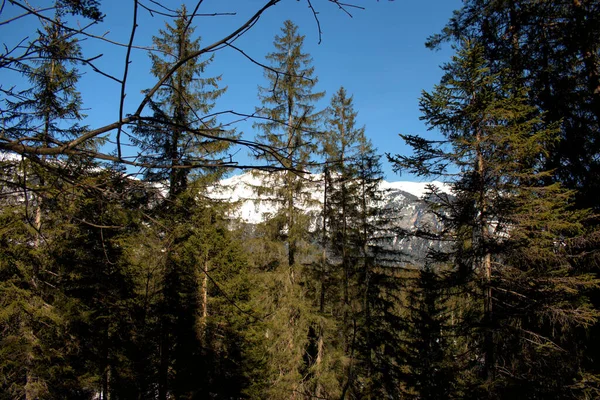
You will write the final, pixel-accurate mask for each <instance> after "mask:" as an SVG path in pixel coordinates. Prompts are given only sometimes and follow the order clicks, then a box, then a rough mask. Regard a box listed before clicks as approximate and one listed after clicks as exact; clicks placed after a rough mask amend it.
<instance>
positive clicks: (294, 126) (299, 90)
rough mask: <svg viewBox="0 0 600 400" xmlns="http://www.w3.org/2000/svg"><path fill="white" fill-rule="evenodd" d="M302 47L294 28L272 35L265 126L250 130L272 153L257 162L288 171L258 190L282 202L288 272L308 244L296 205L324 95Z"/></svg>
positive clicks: (262, 95)
mask: <svg viewBox="0 0 600 400" xmlns="http://www.w3.org/2000/svg"><path fill="white" fill-rule="evenodd" d="M303 44H304V36H302V35H300V34H299V33H298V27H297V26H296V25H294V23H293V22H291V21H289V20H288V21H285V22H284V26H283V28H282V29H281V35H277V36H275V41H274V42H273V45H274V46H275V51H274V52H272V53H269V54H267V56H266V58H267V60H268V61H269V63H270V67H272V68H273V70H274V71H273V70H267V71H266V72H265V77H266V78H267V81H268V83H269V85H268V86H265V87H259V99H260V101H261V102H262V107H260V108H258V110H257V112H258V115H259V116H260V117H261V118H262V119H264V120H265V122H257V123H255V125H254V127H255V128H257V129H258V130H259V131H261V132H262V133H261V134H259V135H258V137H257V141H258V142H260V143H262V144H265V145H268V146H270V148H271V149H272V150H273V151H272V152H268V153H267V152H266V153H264V154H259V155H258V158H259V159H264V160H265V161H267V162H269V163H274V164H276V166H280V167H284V168H286V171H284V172H282V173H280V174H272V175H268V176H267V179H266V181H265V185H264V186H263V187H262V188H260V191H261V192H264V193H266V194H268V195H269V196H270V197H272V198H274V199H276V201H278V202H279V203H280V206H279V208H278V212H277V216H276V217H275V218H274V220H276V221H277V223H278V224H279V225H280V226H281V227H282V228H283V229H282V232H285V233H284V236H285V238H284V240H285V241H286V243H287V246H288V265H289V266H290V267H293V266H294V265H295V264H296V253H297V248H298V244H299V242H300V241H301V240H304V239H306V234H307V221H306V218H304V217H303V216H302V212H301V210H300V205H301V203H302V202H303V201H306V200H307V198H306V195H305V193H303V191H302V188H303V186H304V179H303V177H302V176H301V174H302V173H304V172H307V171H308V169H309V167H310V165H311V161H312V159H313V152H314V151H315V150H316V138H317V136H318V123H319V119H320V114H321V113H319V112H317V111H316V110H315V103H316V102H317V101H318V100H319V99H321V98H322V97H323V96H324V95H325V93H324V92H314V91H313V89H314V87H315V85H316V84H317V82H318V79H317V78H316V77H315V76H314V67H312V66H311V61H312V60H311V57H310V55H308V54H306V53H303V48H302V46H303Z"/></svg>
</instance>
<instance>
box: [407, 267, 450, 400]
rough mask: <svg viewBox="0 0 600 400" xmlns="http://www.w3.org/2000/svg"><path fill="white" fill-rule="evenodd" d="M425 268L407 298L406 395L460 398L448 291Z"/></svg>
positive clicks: (421, 397)
mask: <svg viewBox="0 0 600 400" xmlns="http://www.w3.org/2000/svg"><path fill="white" fill-rule="evenodd" d="M443 283H444V281H443V279H442V276H441V275H438V273H436V272H435V271H434V269H433V267H432V266H431V265H429V264H426V265H425V266H423V267H421V268H420V269H419V270H418V275H417V278H416V279H415V282H414V284H413V285H412V287H410V291H409V295H408V307H407V309H408V320H407V321H406V329H405V332H404V335H403V336H404V340H403V341H405V343H403V347H404V348H405V349H406V350H405V351H406V356H405V357H406V358H404V359H403V362H404V365H405V366H406V368H408V372H405V374H404V376H403V381H405V383H406V385H407V386H408V388H409V390H408V391H407V395H408V396H410V397H415V398H418V399H442V398H443V399H449V398H460V396H459V395H460V391H459V390H458V387H457V386H458V382H457V380H458V379H457V377H456V372H457V371H458V364H457V363H456V361H455V356H456V353H455V352H456V350H455V345H454V343H453V339H454V338H455V333H456V332H455V331H454V330H453V327H452V325H451V321H450V319H451V312H450V307H449V300H450V298H449V291H448V290H447V289H445V288H444V286H443Z"/></svg>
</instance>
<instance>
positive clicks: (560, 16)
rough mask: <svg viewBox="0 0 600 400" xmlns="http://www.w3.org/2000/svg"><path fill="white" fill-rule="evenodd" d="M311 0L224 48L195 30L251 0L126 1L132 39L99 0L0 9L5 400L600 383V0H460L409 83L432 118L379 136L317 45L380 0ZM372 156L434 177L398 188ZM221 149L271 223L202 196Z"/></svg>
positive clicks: (227, 167) (359, 395)
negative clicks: (432, 66) (110, 105)
mask: <svg viewBox="0 0 600 400" xmlns="http://www.w3.org/2000/svg"><path fill="white" fill-rule="evenodd" d="M300 1H301V2H302V3H303V4H304V5H305V9H306V12H307V14H308V15H309V16H310V17H311V20H312V21H313V25H312V26H308V27H307V26H304V25H297V24H296V23H294V22H293V21H292V20H290V19H286V20H285V22H283V24H282V25H281V26H280V27H279V30H278V31H277V33H276V34H275V35H274V37H273V38H272V45H271V46H270V50H269V51H268V52H267V53H266V54H264V57H261V58H257V57H255V56H254V55H251V54H249V53H248V52H246V50H245V49H244V48H243V47H242V46H241V45H240V43H243V38H244V36H245V35H247V34H248V32H251V31H252V30H254V29H257V27H259V26H260V24H261V23H263V22H264V16H265V15H267V13H271V12H274V10H275V9H276V6H277V5H278V4H280V3H284V2H286V0H270V1H266V0H265V1H264V2H263V3H261V4H260V5H256V9H253V10H252V11H251V12H250V13H248V17H247V19H245V20H244V21H242V22H240V23H239V25H238V26H236V27H235V28H233V29H232V30H231V31H229V32H227V33H225V34H223V35H222V36H220V37H219V39H218V40H216V41H212V40H211V41H205V39H204V37H203V35H204V32H203V31H202V24H201V23H200V22H199V21H201V20H202V19H203V18H222V17H223V18H224V17H228V16H231V15H232V14H233V13H235V10H233V11H228V12H214V11H212V10H211V11H210V12H208V11H206V10H205V7H204V4H203V1H198V2H192V3H190V4H188V5H187V6H186V5H185V4H183V5H181V6H173V5H171V4H167V3H165V2H157V1H147V2H146V1H138V0H135V1H133V2H132V3H131V6H132V7H133V13H132V14H131V15H132V17H131V20H130V21H128V23H129V24H130V25H129V27H128V31H127V35H126V37H125V40H123V41H122V42H120V41H117V40H115V39H113V38H112V37H111V36H110V35H107V34H102V33H98V32H99V30H98V29H97V28H98V27H100V28H102V29H103V27H104V26H105V25H103V24H105V23H106V20H107V19H108V18H110V16H111V15H109V14H105V13H108V11H104V10H105V4H104V2H101V1H96V0H57V1H54V2H53V3H47V4H41V3H40V4H33V3H32V2H27V1H18V0H14V1H6V2H3V3H2V5H1V6H0V30H4V31H8V30H11V32H14V34H13V35H11V36H6V39H3V44H4V46H3V48H2V49H1V50H0V74H1V75H0V76H2V77H3V83H2V84H1V85H0V119H1V120H2V128H1V135H0V166H1V167H2V168H1V172H0V399H27V400H30V399H57V398H65V399H159V400H167V399H208V398H218V399H240V398H252V399H263V398H268V399H290V398H294V399H334V398H335V399H363V398H367V399H382V398H390V399H409V398H410V399H413V398H414V399H446V398H448V399H451V398H456V399H469V398H472V399H482V398H488V399H503V398H523V399H548V398H557V399H563V398H564V399H591V398H597V397H600V346H599V344H598V342H597V340H596V338H597V336H598V334H600V325H599V321H598V317H599V316H600V310H599V307H600V280H599V276H598V274H599V272H600V250H599V249H600V218H599V214H598V213H599V212H600V200H599V199H600V197H599V196H598V193H600V174H599V173H598V172H599V171H600V165H599V164H600V147H599V143H600V139H599V138H600V20H599V19H600V2H599V1H597V0H573V1H569V2H548V1H541V0H503V1H496V0H463V2H462V8H460V9H458V10H456V11H455V12H454V14H453V15H451V16H449V18H450V19H449V21H448V23H447V25H446V26H445V27H444V28H443V29H442V31H441V32H438V33H436V32H431V36H430V38H429V39H428V41H427V43H426V45H427V46H428V47H431V48H432V49H435V48H439V47H444V46H450V47H451V48H452V49H453V51H454V55H453V57H452V58H451V59H450V60H449V61H448V62H447V63H445V64H444V65H442V66H441V71H442V78H441V79H440V81H439V83H438V84H436V85H435V86H434V87H432V88H431V87H424V88H423V89H424V90H423V92H422V95H421V97H420V99H419V107H420V112H421V119H422V120H423V121H424V122H425V123H426V124H427V127H428V128H429V129H431V130H432V131H435V132H436V135H437V136H435V138H433V139H432V136H431V135H428V134H426V133H425V132H406V130H405V129H404V128H403V127H402V126H398V127H397V130H398V131H400V132H403V133H401V134H400V135H399V137H398V136H393V137H390V138H389V140H390V141H392V140H393V141H399V142H402V143H403V144H405V146H406V148H407V149H409V150H408V151H407V152H405V153H400V154H391V153H386V154H383V155H382V154H379V153H378V151H377V149H376V148H375V146H374V145H373V143H372V141H371V139H370V138H369V135H368V132H369V128H368V127H367V126H364V125H362V124H361V123H360V122H359V121H360V119H359V117H358V116H359V115H360V114H361V113H363V112H372V110H370V111H369V110H366V111H362V110H361V109H359V107H357V102H356V100H355V97H354V95H353V93H350V92H349V90H348V89H347V87H346V86H345V85H340V86H339V87H338V89H337V90H336V91H335V92H334V93H326V92H325V91H324V90H322V88H321V86H320V84H321V82H320V81H319V70H318V68H316V67H315V63H314V59H313V57H312V55H311V54H309V52H308V51H307V49H306V36H305V32H306V31H307V30H308V29H313V30H315V31H316V32H317V37H318V40H319V41H321V36H322V33H323V32H322V31H323V26H325V24H327V23H328V21H327V19H325V18H323V17H322V15H323V14H322V13H321V10H323V9H324V7H333V8H335V9H336V10H337V12H339V13H342V14H344V15H347V16H348V17H351V16H352V15H353V14H354V13H360V12H361V11H362V8H363V7H364V6H365V5H364V4H362V3H358V2H356V3H353V2H350V3H347V2H342V1H337V0H300ZM369 6H371V7H377V6H378V4H377V2H373V4H370V5H369ZM240 8H241V6H240ZM400 8H401V7H400ZM110 12H111V13H118V12H119V10H118V9H116V8H114V7H113V8H112V10H111V11H110ZM144 15H145V16H152V17H154V16H160V18H162V19H164V20H165V21H166V23H165V24H164V26H161V27H160V28H157V29H156V30H153V31H151V32H150V31H149V30H148V28H149V27H147V26H144V25H143V24H141V21H142V20H143V18H142V16H144ZM288 17H289V18H291V17H293V16H288ZM348 23H351V19H350V18H349V21H348ZM110 28H111V27H110V26H107V29H110ZM148 32H150V33H149V34H150V35H151V41H150V42H151V45H149V46H148V47H144V46H140V45H139V44H138V41H137V40H136V39H137V38H138V37H139V36H140V35H144V34H146V33H148ZM19 35H20V36H19ZM94 42H102V43H103V44H104V45H107V46H110V48H114V49H115V53H114V54H121V55H122V58H119V57H116V56H115V57H114V63H115V64H120V65H121V67H120V68H121V69H119V73H117V74H115V73H114V69H110V70H108V69H102V68H100V67H99V65H101V64H99V62H100V60H101V59H103V57H104V59H105V58H106V57H107V55H104V54H95V53H94V54H92V53H90V51H92V52H93V50H92V49H93V46H91V45H90V43H94ZM223 49H229V50H233V51H235V52H236V53H238V54H239V55H240V56H241V57H242V58H243V59H244V60H245V62H246V63H247V64H248V65H252V66H254V67H258V68H260V69H261V70H262V71H263V74H264V75H263V77H262V80H261V81H260V82H256V83H257V87H256V88H255V90H256V101H255V104H254V108H253V110H252V111H250V112H248V111H240V110H222V109H220V108H218V107H217V105H218V104H219V101H220V99H222V97H223V96H224V95H225V94H226V93H227V85H226V81H225V80H224V78H223V74H222V72H221V71H220V70H219V69H218V68H216V66H218V58H219V54H221V51H222V50H223ZM360 51H361V50H357V57H363V56H364V57H367V55H364V54H362V53H360ZM133 52H143V53H144V54H147V70H140V69H139V68H138V67H137V65H136V68H133V64H132V57H133V56H132V54H133ZM84 74H89V75H93V76H96V77H97V78H98V81H97V82H105V81H110V82H112V83H114V84H115V86H114V87H115V88H116V89H117V90H116V92H115V96H114V98H112V99H111V100H110V101H114V102H115V106H116V109H117V110H118V116H117V115H115V119H114V120H112V121H111V122H109V123H106V124H99V125H98V126H94V125H88V124H87V123H88V122H89V121H90V120H89V119H86V115H87V114H90V113H94V111H95V110H94V109H89V108H86V106H85V103H84V101H83V97H82V90H83V89H82V86H83V84H82V82H83V80H84V76H85V78H86V79H87V78H89V76H87V75H84ZM138 74H143V75H144V76H148V77H149V78H150V79H151V81H152V83H151V84H150V85H148V87H145V88H143V91H142V93H141V94H140V95H139V96H138V97H135V96H130V98H131V97H135V101H133V102H131V101H129V99H128V98H127V95H128V94H131V92H130V86H128V83H130V82H131V81H132V79H134V77H135V76H136V75H138ZM240 74H243V67H240ZM405 79H410V78H409V77H405ZM87 82H88V83H89V80H88V81H87ZM95 84H96V85H100V84H101V83H95ZM253 84H254V82H253ZM96 87H97V86H96ZM89 90H90V89H89V87H88V88H87V91H88V92H89ZM92 91H93V89H92ZM138 100H139V101H138ZM322 100H323V101H322ZM107 101H108V100H107ZM323 104H325V105H323ZM224 116H227V117H228V119H227V120H224V119H223V117H224ZM239 121H251V122H252V131H251V132H244V133H243V134H242V132H240V131H238V130H237V129H236V127H237V126H236V122H239ZM100 125H101V126H100ZM405 132H406V133H405ZM240 147H241V148H243V149H244V151H246V152H249V153H250V155H251V157H252V161H251V162H247V163H246V162H240V161H239V160H238V158H237V157H236V156H237V154H238V152H239V148H240ZM384 161H387V162H389V163H391V164H392V166H393V168H394V170H395V171H396V172H398V173H400V174H411V175H412V176H417V177H421V178H423V179H425V180H427V181H432V180H434V179H438V180H441V181H443V183H444V185H443V187H442V186H439V185H438V186H436V185H435V184H431V185H429V186H428V189H427V190H426V192H425V194H424V196H423V197H422V198H420V199H416V198H414V197H415V196H412V195H410V194H408V193H406V192H401V193H399V192H398V191H397V192H395V193H394V194H393V195H394V196H395V197H391V194H390V192H391V189H388V190H386V189H385V188H384V186H383V185H382V179H383V172H382V163H383V162H384ZM232 168H236V169H238V170H249V172H248V175H247V177H249V178H247V181H248V182H251V184H250V186H249V187H250V189H249V192H250V193H251V194H250V195H249V196H250V198H251V199H252V200H251V201H255V207H259V206H260V205H261V202H263V203H264V202H267V203H268V204H269V208H268V210H269V212H268V213H266V214H265V215H267V217H266V218H264V219H263V220H262V221H260V222H259V223H249V222H248V221H245V220H242V219H236V218H234V217H232V216H233V215H236V214H235V210H236V209H237V207H239V206H240V204H238V203H236V202H231V201H228V199H223V198H218V197H216V196H214V195H213V194H214V192H215V190H218V188H219V187H220V184H221V183H220V182H222V179H223V178H224V177H225V176H226V175H227V174H229V173H231V170H232ZM134 169H135V171H140V173H137V172H136V173H135V174H134V175H135V176H132V174H131V171H132V170H134ZM445 188H449V190H447V189H445ZM390 199H393V201H392V200H390ZM402 216H404V219H407V218H408V219H411V221H410V224H408V225H407V224H406V223H401V220H402ZM404 222H406V221H404Z"/></svg>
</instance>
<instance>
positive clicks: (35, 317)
mask: <svg viewBox="0 0 600 400" xmlns="http://www.w3.org/2000/svg"><path fill="white" fill-rule="evenodd" d="M64 12H66V9H65V8H63V7H62V5H61V4H58V5H57V9H56V13H57V15H56V17H55V21H54V22H48V23H47V24H45V26H44V29H43V30H41V31H38V35H39V36H38V37H37V38H36V40H34V41H32V42H31V44H30V48H31V51H32V54H36V55H37V57H36V58H35V61H32V62H31V63H29V64H25V63H20V64H19V65H18V70H20V71H21V72H22V73H23V74H24V76H25V77H26V78H27V79H28V80H29V82H30V83H31V88H30V89H28V90H25V91H23V92H22V93H21V95H20V96H19V98H18V101H14V102H13V101H10V100H8V101H7V103H8V111H7V112H6V113H5V114H4V115H3V118H2V122H3V125H4V126H5V131H4V133H5V135H6V136H7V137H9V138H15V137H21V136H26V137H28V138H29V139H28V140H30V141H31V142H33V143H35V144H36V145H39V146H41V147H52V146H54V145H55V143H56V142H57V141H60V140H64V139H67V138H72V137H74V136H76V135H77V134H79V133H80V131H81V129H82V128H81V127H80V126H79V125H78V121H80V120H81V119H82V114H81V109H80V107H81V99H80V96H79V93H78V92H77V90H76V86H75V85H76V82H77V79H78V76H79V75H78V72H77V70H76V68H75V67H74V61H73V60H74V59H76V58H77V57H79V55H80V49H79V44H78V42H77V41H76V40H75V39H74V38H73V37H72V35H70V34H69V33H68V32H66V31H65V29H63V28H62V26H61V25H60V20H61V15H62V14H63V13H64ZM70 161H72V162H69V163H68V162H66V160H64V159H61V160H57V159H53V160H49V159H47V158H46V157H41V158H38V157H35V156H32V157H31V160H29V159H23V158H17V157H11V156H10V155H7V156H6V157H4V156H3V160H2V164H3V172H2V175H3V176H2V182H3V187H2V199H1V200H2V213H3V219H4V222H5V223H4V224H3V226H5V228H6V229H4V230H3V232H2V239H1V240H2V241H3V246H2V247H3V256H2V259H3V263H2V268H1V270H2V273H1V274H2V278H1V279H2V283H1V286H2V288H1V289H0V290H1V291H2V298H3V299H4V300H3V304H2V306H3V309H4V310H5V312H4V313H3V314H2V326H3V327H4V328H5V332H6V335H3V338H2V340H3V344H2V347H3V348H4V349H5V350H6V351H5V352H3V356H2V361H0V364H1V365H2V367H1V368H3V373H2V374H3V376H6V377H7V379H6V380H4V381H3V382H2V385H3V387H2V390H1V391H2V392H3V393H5V394H6V395H7V396H10V397H21V398H26V399H33V398H42V397H48V396H50V397H51V396H59V397H60V396H62V394H64V393H68V391H65V392H61V388H62V389H64V390H70V389H73V390H75V391H76V390H78V389H79V388H80V387H78V386H77V383H74V382H76V380H77V379H78V376H77V373H73V370H70V369H69V368H70V367H69V361H70V360H71V359H70V357H71V356H72V352H73V348H74V346H76V342H77V341H76V340H75V339H73V337H72V336H71V337H68V336H66V335H64V332H66V331H69V324H70V320H69V318H70V315H69V312H70V311H69V308H70V307H73V306H74V304H75V303H76V301H75V300H73V299H72V298H69V297H68V296H66V295H65V293H64V291H63V288H62V287H61V285H60V280H59V277H60V275H59V272H60V271H59V269H58V266H57V263H56V262H55V260H54V259H53V258H52V255H51V253H52V251H53V249H55V248H56V246H57V244H56V243H57V242H58V239H60V238H61V235H63V234H64V231H65V229H64V228H63V227H61V225H60V221H61V219H62V218H63V216H64V215H63V214H61V213H60V206H59V205H60V204H61V202H64V201H66V200H67V199H68V193H69V192H70V191H71V190H73V187H74V185H73V183H74V182H77V179H78V174H79V173H80V172H81V170H82V169H85V165H83V166H82V165H81V162H82V160H70ZM5 368H7V369H5ZM83 373H84V372H82V374H83Z"/></svg>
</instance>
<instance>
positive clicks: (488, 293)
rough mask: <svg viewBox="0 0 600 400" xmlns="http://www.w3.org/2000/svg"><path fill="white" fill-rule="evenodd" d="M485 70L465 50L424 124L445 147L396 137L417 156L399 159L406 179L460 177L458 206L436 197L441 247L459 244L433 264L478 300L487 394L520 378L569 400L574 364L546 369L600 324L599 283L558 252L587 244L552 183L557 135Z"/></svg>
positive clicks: (432, 99) (485, 64)
mask: <svg viewBox="0 0 600 400" xmlns="http://www.w3.org/2000/svg"><path fill="white" fill-rule="evenodd" d="M489 65H490V63H489V61H487V59H486V58H485V52H484V47H483V46H481V45H480V44H478V42H477V41H470V40H465V41H464V42H463V45H462V47H461V48H460V49H459V51H458V54H457V55H456V56H455V57H454V58H453V60H452V62H451V63H449V64H447V65H446V66H444V71H445V75H444V77H443V79H442V82H441V84H440V85H438V86H436V88H435V90H434V91H433V92H432V93H424V95H423V97H422V100H421V107H422V110H423V113H424V119H425V120H426V121H427V122H428V124H429V125H430V126H431V127H435V128H438V129H440V131H441V132H442V134H443V135H444V138H445V140H444V141H443V142H432V141H428V140H425V139H423V138H420V137H418V136H412V135H401V136H402V137H403V139H404V140H405V141H406V142H407V143H408V144H409V145H411V146H412V147H413V149H414V155H412V156H397V157H393V158H392V160H393V161H394V162H396V166H397V168H398V169H399V170H402V171H409V172H412V173H416V174H418V175H422V176H432V175H433V176H435V175H438V176H439V175H446V176H449V177H453V178H452V189H453V196H454V198H450V197H448V196H447V195H443V194H442V193H439V192H438V193H432V195H431V197H432V199H433V200H434V202H437V204H436V205H435V207H436V209H435V212H436V215H438V217H439V218H441V220H442V222H443V223H444V228H443V229H444V230H443V232H442V236H443V237H444V238H445V239H446V240H451V243H452V249H451V250H450V251H449V252H445V254H444V252H442V253H441V254H437V255H436V256H441V259H442V260H451V262H452V263H453V265H454V271H455V273H454V277H453V279H454V280H455V282H456V283H457V285H459V286H460V287H461V288H462V290H463V291H464V292H465V293H469V294H470V296H473V298H474V299H477V301H475V302H474V303H473V304H472V307H473V308H472V309H471V310H469V311H468V312H469V313H471V314H473V315H478V316H477V317H476V318H475V322H474V323H472V324H471V325H470V332H469V333H467V335H470V339H469V340H470V345H469V350H470V351H471V352H472V353H471V354H472V357H473V359H476V360H478V363H477V364H475V366H474V367H475V369H476V371H477V373H478V374H479V378H478V381H477V382H478V384H479V385H480V389H481V390H483V392H484V393H486V394H485V395H486V396H492V397H493V396H501V395H502V393H503V391H505V390H508V389H507V388H509V387H514V386H516V385H519V384H520V385H524V384H525V383H524V381H522V380H521V378H520V377H523V379H526V380H527V382H529V385H530V386H527V389H525V388H524V387H522V390H524V391H527V392H528V393H529V396H530V397H529V398H531V396H542V397H543V396H548V395H549V393H554V394H556V393H558V391H559V390H563V391H565V392H568V390H569V388H568V384H567V383H566V382H567V381H570V380H575V379H577V374H578V371H577V370H578V364H577V363H578V361H577V360H575V359H574V358H571V359H569V360H567V359H566V358H569V357H566V358H565V359H563V362H564V364H563V369H562V370H561V376H560V377H559V376H556V375H554V374H552V373H551V371H548V370H542V369H540V368H539V367H540V365H542V364H544V363H548V364H547V365H554V364H555V363H554V362H552V361H550V360H556V357H559V358H560V352H561V351H560V350H559V349H560V348H564V347H569V346H573V345H575V343H574V342H572V341H569V340H567V339H566V337H567V336H568V334H566V333H565V334H564V335H558V334H557V333H556V332H557V331H558V330H561V331H562V332H574V330H575V329H576V328H577V327H586V326H588V325H589V324H591V323H593V322H594V321H595V320H596V317H597V312H596V311H595V310H594V309H593V308H591V307H590V304H589V303H588V302H587V301H586V298H585V294H586V290H589V289H591V288H593V287H595V286H596V285H597V283H596V282H595V281H594V280H593V279H592V278H591V277H590V276H589V275H586V274H584V273H582V272H581V271H578V270H577V269H574V268H573V267H572V265H570V263H569V259H568V256H567V254H566V253H561V252H557V251H556V250H557V249H556V245H555V243H556V242H557V240H558V238H561V237H578V236H579V235H580V234H581V224H580V217H581V216H580V215H578V214H577V213H572V212H569V211H567V209H568V206H569V197H570V193H569V192H568V191H565V190H563V189H561V188H560V187H559V186H558V185H556V184H553V185H548V184H546V183H545V178H546V177H548V175H549V172H547V171H546V170H545V169H544V165H543V160H544V158H545V156H546V155H547V152H548V148H549V147H550V146H551V145H552V143H553V142H554V141H555V140H556V139H557V129H556V127H555V126H550V127H548V126H547V125H545V124H544V120H543V116H542V115H540V114H539V112H538V111H537V110H536V109H535V108H534V107H531V106H529V105H527V102H526V95H525V93H526V92H525V91H524V89H523V88H522V87H521V86H519V84H518V83H516V84H515V81H514V80H513V78H512V77H511V76H510V75H509V74H505V75H503V74H499V73H493V72H492V71H491V70H490V67H489ZM435 200H437V201H435ZM534 210H535V211H534ZM433 255H434V254H432V256H433ZM524 260H527V262H523V261H524ZM523 280H527V281H528V282H529V284H528V286H527V287H526V286H523V284H522V282H523ZM573 307H576V308H577V309H578V310H579V311H578V312H572V309H573ZM556 315H560V316H561V317H560V318H554V316H556ZM463 323H468V321H467V320H465V321H464V322H463ZM509 344H510V345H509ZM573 351H574V352H577V350H576V349H573ZM575 358H576V357H575ZM508 360H510V361H508ZM534 366H535V367H534ZM517 370H518V371H519V373H515V372H516V371H517ZM525 371H527V372H525ZM523 374H525V375H523ZM525 376H526V378H525ZM550 377H551V378H550ZM562 379H564V380H562ZM561 385H562V386H561ZM559 387H560V388H561V389H559ZM481 395H484V394H481Z"/></svg>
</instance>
